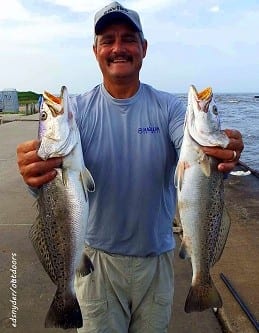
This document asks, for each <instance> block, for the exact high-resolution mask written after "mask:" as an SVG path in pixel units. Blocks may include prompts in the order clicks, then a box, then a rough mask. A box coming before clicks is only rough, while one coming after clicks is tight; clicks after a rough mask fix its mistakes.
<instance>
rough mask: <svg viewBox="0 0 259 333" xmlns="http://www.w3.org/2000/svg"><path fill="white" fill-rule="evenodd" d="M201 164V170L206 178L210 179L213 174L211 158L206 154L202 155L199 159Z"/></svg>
mask: <svg viewBox="0 0 259 333" xmlns="http://www.w3.org/2000/svg"><path fill="white" fill-rule="evenodd" d="M199 164H200V166H201V170H202V172H203V173H204V175H205V176H206V177H209V176H210V174H211V163H210V157H209V156H208V155H206V154H204V153H202V154H201V156H200V158H199Z"/></svg>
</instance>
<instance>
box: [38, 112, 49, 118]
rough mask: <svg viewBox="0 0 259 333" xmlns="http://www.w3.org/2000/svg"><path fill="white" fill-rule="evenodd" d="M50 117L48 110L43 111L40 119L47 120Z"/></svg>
mask: <svg viewBox="0 0 259 333" xmlns="http://www.w3.org/2000/svg"><path fill="white" fill-rule="evenodd" d="M47 118H48V114H47V112H46V111H43V112H42V113H41V115H40V120H46V119H47Z"/></svg>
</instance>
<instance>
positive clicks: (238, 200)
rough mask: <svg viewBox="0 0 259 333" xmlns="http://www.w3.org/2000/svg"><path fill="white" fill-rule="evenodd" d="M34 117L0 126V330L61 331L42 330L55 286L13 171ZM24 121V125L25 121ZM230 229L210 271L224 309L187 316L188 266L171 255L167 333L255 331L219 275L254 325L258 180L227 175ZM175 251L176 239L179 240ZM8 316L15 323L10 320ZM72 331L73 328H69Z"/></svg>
mask: <svg viewBox="0 0 259 333" xmlns="http://www.w3.org/2000/svg"><path fill="white" fill-rule="evenodd" d="M37 118H38V115H37V114H36V115H32V116H23V117H22V118H17V119H11V120H12V121H10V122H8V123H7V122H6V123H5V122H4V123H3V124H2V125H0V184H1V185H0V186H1V191H0V332H1V333H12V332H15V333H35V332H37V333H43V332H50V333H55V332H57V333H58V332H63V330H60V329H48V330H47V331H46V329H45V328H44V320H45V316H46V313H47V311H48V309H49V306H50V303H51V301H52V297H53V295H54V292H55V289H56V288H55V286H54V285H53V283H52V282H51V280H50V279H49V277H48V276H47V274H46V272H45V271H44V269H43V267H42V265H41V264H40V262H39V260H38V258H37V256H36V254H35V252H34V249H33V247H32V244H31V242H30V240H29V238H28V232H29V229H30V227H31V224H32V223H33V222H34V220H35V217H36V207H35V205H34V199H33V198H32V197H31V196H30V194H29V193H28V192H27V190H26V187H25V185H24V183H23V181H22V178H21V176H20V174H19V172H18V169H17V165H16V146H17V144H18V143H20V142H23V141H25V140H30V139H33V138H35V137H36V136H37V127H38V123H37ZM22 120H23V121H22ZM225 187H226V205H227V208H228V211H229V214H230V217H231V221H232V224H231V230H230V234H229V237H228V241H227V244H226V247H225V250H224V253H223V256H222V258H221V260H220V261H219V262H218V263H217V264H216V265H215V267H214V268H213V269H212V276H213V280H214V282H215V284H216V286H217V288H218V290H219V291H220V294H221V296H222V299H223V307H222V309H220V310H219V311H218V313H217V315H215V313H214V311H213V310H207V311H204V312H202V313H192V314H186V313H185V312H184V302H185V298H186V296H187V293H188V289H189V287H190V283H191V276H192V271H191V266H190V263H189V262H188V261H183V260H181V259H179V257H178V249H176V251H175V263H174V267H175V297H174V307H173V316H172V320H171V324H170V329H169V331H168V332H169V333H173V332H174V333H187V332H188V333H218V332H227V333H256V332H258V331H257V330H256V328H255V327H254V326H253V324H252V323H251V321H250V320H249V319H248V317H247V315H246V314H245V313H244V311H243V310H242V309H241V307H240V305H239V304H238V303H237V301H236V300H235V299H234V297H233V296H232V294H231V293H230V291H229V289H228V288H227V287H226V285H225V284H224V282H223V281H222V279H221V278H220V273H223V274H224V275H225V276H226V277H227V278H228V279H229V280H230V281H231V283H232V285H233V286H234V288H235V290H236V291H237V293H238V295H239V296H240V297H241V298H242V299H243V301H244V302H245V303H246V304H247V306H248V307H249V310H250V312H251V313H252V314H253V316H254V317H255V318H256V319H257V321H259V278H258V276H259V260H258V257H259V220H258V216H259V214H258V213H259V179H258V178H256V177H255V176H253V175H249V176H245V177H237V176H232V175H230V176H229V178H228V179H227V180H226V181H225ZM176 238H177V245H178V247H179V244H180V240H179V238H178V236H177V235H176ZM10 318H12V320H11V319H10ZM67 332H69V333H75V332H76V330H67Z"/></svg>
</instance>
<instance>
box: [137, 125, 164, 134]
mask: <svg viewBox="0 0 259 333" xmlns="http://www.w3.org/2000/svg"><path fill="white" fill-rule="evenodd" d="M158 133H160V128H159V127H158V126H148V127H139V128H138V134H158Z"/></svg>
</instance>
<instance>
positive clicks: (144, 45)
mask: <svg viewBox="0 0 259 333" xmlns="http://www.w3.org/2000/svg"><path fill="white" fill-rule="evenodd" d="M147 46H148V44H147V40H146V39H144V40H143V42H142V48H143V58H145V56H146V54H147Z"/></svg>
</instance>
